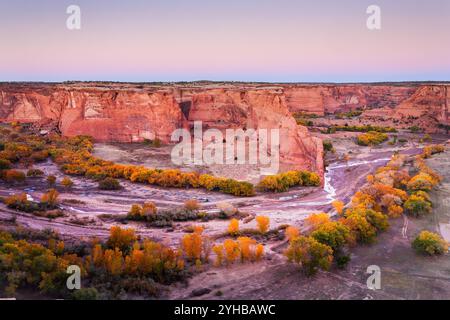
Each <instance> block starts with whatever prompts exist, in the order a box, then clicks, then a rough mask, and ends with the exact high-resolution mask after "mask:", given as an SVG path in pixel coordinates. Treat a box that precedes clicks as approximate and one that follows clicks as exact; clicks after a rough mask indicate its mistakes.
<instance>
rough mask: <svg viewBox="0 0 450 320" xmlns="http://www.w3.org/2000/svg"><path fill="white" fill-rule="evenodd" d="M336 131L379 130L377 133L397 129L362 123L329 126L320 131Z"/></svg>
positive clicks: (390, 131)
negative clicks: (357, 124) (358, 124)
mask: <svg viewBox="0 0 450 320" xmlns="http://www.w3.org/2000/svg"><path fill="white" fill-rule="evenodd" d="M336 131H349V132H370V131H373V132H379V133H394V132H397V130H396V129H395V128H393V127H380V126H372V125H364V126H349V125H343V126H330V127H328V128H327V130H325V131H323V132H322V133H328V134H329V133H335V132H336Z"/></svg>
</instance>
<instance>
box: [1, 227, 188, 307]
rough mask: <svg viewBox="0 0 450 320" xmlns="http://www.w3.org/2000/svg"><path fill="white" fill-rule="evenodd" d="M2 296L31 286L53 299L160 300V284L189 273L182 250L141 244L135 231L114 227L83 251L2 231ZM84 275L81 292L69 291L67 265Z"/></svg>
mask: <svg viewBox="0 0 450 320" xmlns="http://www.w3.org/2000/svg"><path fill="white" fill-rule="evenodd" d="M0 261H2V262H3V263H1V264H0V292H3V294H4V295H6V296H8V297H9V296H14V295H15V292H16V290H18V289H22V288H32V289H34V290H39V291H40V292H42V293H44V294H46V295H50V296H52V297H55V298H65V299H97V298H99V299H100V298H101V299H117V298H119V299H120V298H125V297H126V296H124V295H126V294H139V295H142V296H144V297H155V296H158V295H159V293H160V291H161V288H162V285H163V284H169V283H172V282H174V281H178V280H181V279H183V278H184V277H186V276H187V275H188V274H189V272H188V270H187V267H186V265H185V260H184V258H183V257H182V252H181V251H180V250H174V249H171V248H169V247H167V246H164V245H163V244H161V243H157V242H153V241H150V240H143V241H139V240H138V239H137V237H136V235H135V234H134V231H133V230H132V229H121V228H120V227H112V228H111V232H110V236H109V238H108V241H106V242H105V243H100V242H98V241H95V240H94V241H92V242H91V243H86V244H84V246H83V248H81V250H80V249H78V248H76V247H70V246H66V245H65V243H64V242H63V241H60V240H56V239H55V238H53V237H49V239H48V241H47V242H45V241H42V240H41V241H39V242H36V240H32V239H30V238H25V239H24V238H23V237H22V238H20V237H18V236H17V235H16V234H13V233H10V232H6V231H0ZM69 265H77V266H79V267H80V269H81V272H82V279H83V287H84V288H85V291H84V292H82V293H80V292H79V291H78V290H76V291H75V292H72V291H69V290H67V287H66V280H67V273H66V270H67V267H68V266H69Z"/></svg>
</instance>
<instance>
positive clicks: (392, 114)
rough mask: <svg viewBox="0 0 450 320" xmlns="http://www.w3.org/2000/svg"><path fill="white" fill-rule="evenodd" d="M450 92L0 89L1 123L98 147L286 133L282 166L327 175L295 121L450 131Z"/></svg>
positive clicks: (235, 87) (320, 87)
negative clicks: (204, 134)
mask: <svg viewBox="0 0 450 320" xmlns="http://www.w3.org/2000/svg"><path fill="white" fill-rule="evenodd" d="M449 87H450V84H448V83H444V84H429V83H425V84H418V83H401V84H372V85H371V84H345V85H334V84H270V85H268V84H251V83H207V82H206V83H191V84H166V85H160V84H154V85H153V84H121V83H64V84H22V83H3V84H0V120H2V121H22V122H38V123H42V122H47V123H48V122H52V123H54V124H56V126H57V128H58V129H59V130H60V131H61V132H62V134H64V135H68V136H73V135H77V134H87V135H91V136H93V137H94V138H95V139H96V140H97V141H120V142H132V141H142V140H144V139H154V138H155V137H156V138H159V139H161V140H162V141H163V142H169V141H170V135H171V133H172V132H173V131H174V130H175V129H177V128H182V127H184V128H187V127H188V126H189V125H190V124H191V125H192V122H193V121H195V120H201V121H203V122H204V124H205V125H206V126H207V127H214V128H218V129H222V130H223V129H226V128H255V129H256V128H264V129H271V128H280V129H281V135H282V137H281V142H282V144H281V161H282V164H287V165H288V167H289V168H294V167H295V168H302V169H309V170H314V171H318V172H322V167H323V159H322V145H321V143H320V140H318V139H315V138H314V137H312V136H311V135H310V134H309V132H308V130H307V129H306V128H304V127H301V126H300V127H299V126H297V125H296V123H295V121H294V119H293V117H292V116H291V114H292V113H295V112H307V113H315V114H319V115H324V114H329V113H336V112H342V111H348V110H355V109H361V110H364V113H363V115H362V117H363V118H365V119H370V121H371V122H374V123H377V122H378V121H394V122H393V123H394V124H395V125H397V126H398V127H408V126H411V125H419V126H421V127H422V128H424V129H426V130H427V131H428V132H437V131H439V130H442V128H440V127H441V125H447V126H448V125H449V110H448V106H449V102H450V90H449Z"/></svg>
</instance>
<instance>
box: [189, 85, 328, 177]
mask: <svg viewBox="0 0 450 320" xmlns="http://www.w3.org/2000/svg"><path fill="white" fill-rule="evenodd" d="M188 120H189V121H190V122H192V121H198V120H200V121H202V122H203V124H204V126H205V127H206V128H217V129H222V130H224V129H227V128H235V129H243V130H247V129H255V130H256V129H279V136H280V163H281V165H282V166H283V167H285V168H286V167H288V168H290V169H307V170H312V171H316V172H318V173H320V175H323V146H322V141H321V140H320V139H318V138H315V137H313V136H311V134H310V133H309V132H308V130H307V129H306V128H305V127H302V126H298V125H297V124H296V122H295V120H294V118H293V117H292V116H291V114H290V112H289V110H288V108H287V105H286V101H285V96H284V94H283V93H282V92H278V91H277V90H275V91H274V90H268V89H264V90H242V91H241V90H235V89H234V90H233V89H215V90H206V91H204V92H201V93H196V94H193V96H192V105H191V107H190V110H189V113H188Z"/></svg>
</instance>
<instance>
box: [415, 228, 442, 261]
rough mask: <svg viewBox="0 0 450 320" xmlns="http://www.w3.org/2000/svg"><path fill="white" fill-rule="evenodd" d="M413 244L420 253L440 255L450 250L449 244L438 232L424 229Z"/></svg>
mask: <svg viewBox="0 0 450 320" xmlns="http://www.w3.org/2000/svg"><path fill="white" fill-rule="evenodd" d="M411 246H412V247H413V249H414V250H416V251H417V252H418V253H420V254H425V255H430V256H432V255H440V254H443V253H445V252H447V251H448V248H449V244H448V243H447V242H446V241H445V240H444V239H443V238H442V237H441V236H440V235H438V234H436V233H433V232H430V231H426V230H424V231H422V232H420V234H419V235H418V236H417V237H416V238H415V239H414V240H413V242H412V243H411Z"/></svg>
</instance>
